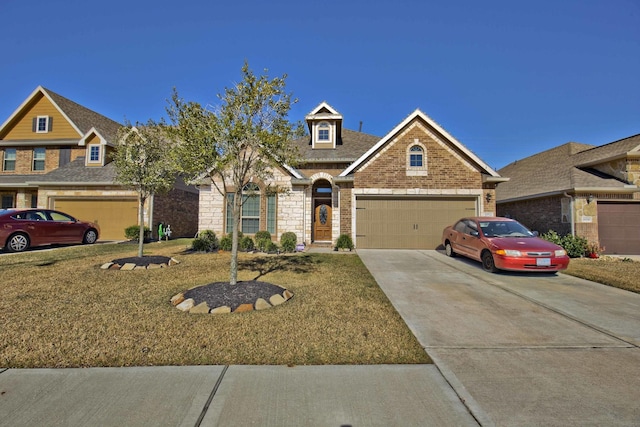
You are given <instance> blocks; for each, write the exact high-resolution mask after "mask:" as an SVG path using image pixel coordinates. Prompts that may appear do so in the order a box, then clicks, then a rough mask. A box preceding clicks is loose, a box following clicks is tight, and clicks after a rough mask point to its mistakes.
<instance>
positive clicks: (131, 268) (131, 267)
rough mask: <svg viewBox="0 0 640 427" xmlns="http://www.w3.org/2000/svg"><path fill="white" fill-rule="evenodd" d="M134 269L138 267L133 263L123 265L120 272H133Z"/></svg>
mask: <svg viewBox="0 0 640 427" xmlns="http://www.w3.org/2000/svg"><path fill="white" fill-rule="evenodd" d="M134 268H136V265H135V264H134V263H132V262H128V263H126V264H125V265H123V266H122V267H120V270H123V271H130V270H133V269H134Z"/></svg>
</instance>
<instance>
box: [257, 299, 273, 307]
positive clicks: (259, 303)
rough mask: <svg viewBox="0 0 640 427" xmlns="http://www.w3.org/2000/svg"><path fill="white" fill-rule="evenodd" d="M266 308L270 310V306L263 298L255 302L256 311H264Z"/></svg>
mask: <svg viewBox="0 0 640 427" xmlns="http://www.w3.org/2000/svg"><path fill="white" fill-rule="evenodd" d="M266 308H271V304H269V303H268V302H266V301H265V300H264V299H263V298H258V299H257V300H256V310H264V309H266Z"/></svg>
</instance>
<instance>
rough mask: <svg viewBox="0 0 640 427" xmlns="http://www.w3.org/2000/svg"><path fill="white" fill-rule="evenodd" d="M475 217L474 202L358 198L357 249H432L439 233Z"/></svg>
mask: <svg viewBox="0 0 640 427" xmlns="http://www.w3.org/2000/svg"><path fill="white" fill-rule="evenodd" d="M475 215H476V199H460V198H431V199H424V198H422V199H421V198H401V197H398V198H384V199H380V198H366V197H362V198H357V199H356V247H358V248H361V249H435V248H437V247H438V246H439V245H440V240H441V238H442V230H443V229H444V228H445V227H446V226H447V225H451V224H453V223H454V222H455V221H456V220H458V219H459V218H461V217H464V216H475Z"/></svg>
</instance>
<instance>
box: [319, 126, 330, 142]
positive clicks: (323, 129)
mask: <svg viewBox="0 0 640 427" xmlns="http://www.w3.org/2000/svg"><path fill="white" fill-rule="evenodd" d="M330 130H331V128H330V126H329V123H327V122H322V123H320V124H319V125H318V142H330V141H331V137H330V134H329V132H330Z"/></svg>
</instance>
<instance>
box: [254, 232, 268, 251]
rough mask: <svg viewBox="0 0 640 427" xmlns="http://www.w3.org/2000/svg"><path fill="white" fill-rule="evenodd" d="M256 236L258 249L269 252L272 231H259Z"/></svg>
mask: <svg viewBox="0 0 640 427" xmlns="http://www.w3.org/2000/svg"><path fill="white" fill-rule="evenodd" d="M254 238H255V240H256V249H258V250H259V251H261V252H268V250H267V249H268V247H269V243H271V233H269V232H268V231H266V230H262V231H258V232H257V233H256V234H255V235H254Z"/></svg>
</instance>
